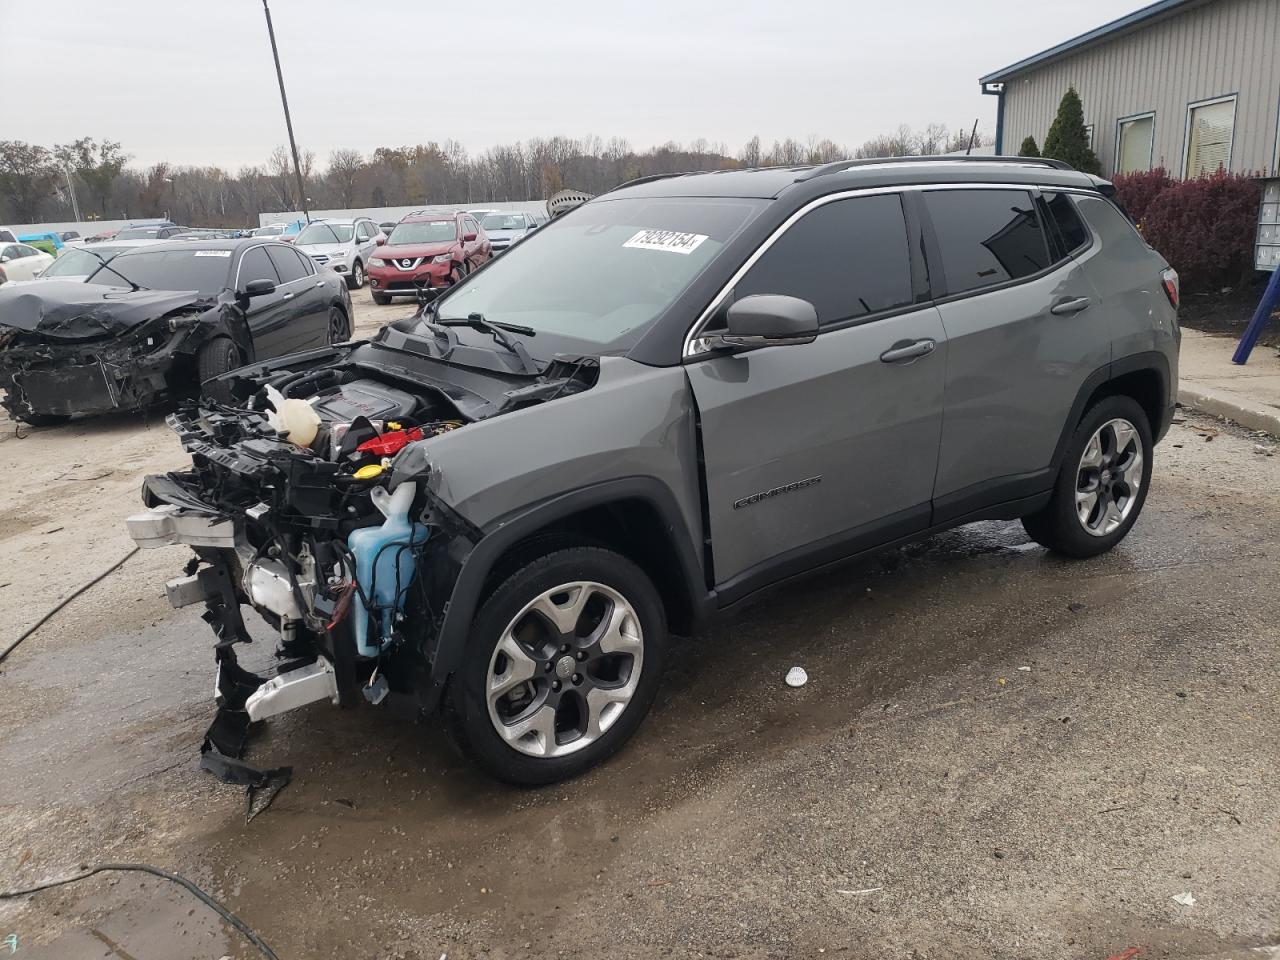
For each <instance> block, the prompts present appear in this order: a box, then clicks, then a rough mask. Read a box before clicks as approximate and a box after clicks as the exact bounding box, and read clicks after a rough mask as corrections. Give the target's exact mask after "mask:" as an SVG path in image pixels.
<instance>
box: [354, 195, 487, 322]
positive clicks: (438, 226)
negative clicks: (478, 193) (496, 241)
mask: <svg viewBox="0 0 1280 960" xmlns="http://www.w3.org/2000/svg"><path fill="white" fill-rule="evenodd" d="M490 256H491V249H490V245H489V238H488V237H487V236H485V232H484V231H483V230H482V229H480V224H479V223H478V222H476V218H475V217H473V216H471V214H469V213H425V212H421V213H411V214H409V215H408V216H407V217H405V218H404V219H403V220H401V221H400V222H399V223H397V224H396V227H395V229H394V230H392V231H391V236H390V237H389V238H388V239H387V242H386V243H385V244H383V245H382V246H381V247H379V248H378V252H377V253H376V254H375V255H374V256H373V257H371V258H370V259H369V286H370V287H371V288H372V291H373V301H374V303H381V304H388V303H390V302H391V298H392V297H395V296H409V297H412V296H416V295H417V293H418V288H420V287H424V288H430V289H434V290H443V289H444V288H446V287H451V286H453V285H454V284H455V283H457V282H458V281H459V280H461V279H462V278H463V277H465V276H466V275H467V274H468V273H470V272H471V271H472V270H475V269H476V268H477V267H481V266H483V265H484V264H485V263H486V262H488V260H489V257H490Z"/></svg>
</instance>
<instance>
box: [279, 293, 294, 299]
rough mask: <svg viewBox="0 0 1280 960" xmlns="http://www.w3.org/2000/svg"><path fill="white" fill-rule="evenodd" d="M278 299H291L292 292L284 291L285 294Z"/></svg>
mask: <svg viewBox="0 0 1280 960" xmlns="http://www.w3.org/2000/svg"><path fill="white" fill-rule="evenodd" d="M280 299H281V300H292V299H293V294H292V293H286V294H285V295H284V296H283V297H281V298H280Z"/></svg>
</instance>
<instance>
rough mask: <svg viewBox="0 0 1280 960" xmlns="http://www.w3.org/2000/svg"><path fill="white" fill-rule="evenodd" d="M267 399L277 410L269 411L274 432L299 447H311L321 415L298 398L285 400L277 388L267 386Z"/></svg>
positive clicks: (269, 419)
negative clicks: (279, 433)
mask: <svg viewBox="0 0 1280 960" xmlns="http://www.w3.org/2000/svg"><path fill="white" fill-rule="evenodd" d="M267 399H268V400H270V401H271V405H272V406H273V407H275V410H268V411H267V422H268V423H269V424H271V428H272V429H273V430H279V431H280V432H281V433H283V434H284V435H285V436H286V437H287V438H288V439H289V442H290V443H293V444H297V445H298V446H299V447H307V446H310V445H311V441H312V440H314V439H315V438H316V432H317V431H318V430H319V428H320V414H318V413H316V411H315V408H314V407H313V406H311V404H309V403H307V401H305V400H299V399H297V398H296V397H291V398H289V399H288V400H286V399H285V397H284V394H282V393H281V392H280V391H279V390H277V389H276V388H275V387H273V386H271V385H270V384H268V385H267Z"/></svg>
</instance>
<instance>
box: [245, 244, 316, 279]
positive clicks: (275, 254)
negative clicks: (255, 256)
mask: <svg viewBox="0 0 1280 960" xmlns="http://www.w3.org/2000/svg"><path fill="white" fill-rule="evenodd" d="M259 249H263V250H266V251H267V256H268V257H270V258H271V263H272V265H273V266H274V267H275V268H276V273H278V274H279V275H280V282H281V283H292V282H293V281H294V280H301V279H302V278H303V277H305V276H307V273H305V272H304V271H303V265H302V264H303V260H302V257H301V255H300V254H299V253H298V251H296V250H294V249H293V248H291V247H286V246H284V245H282V244H272V245H271V246H269V247H260V248H259ZM241 276H244V274H243V273H241Z"/></svg>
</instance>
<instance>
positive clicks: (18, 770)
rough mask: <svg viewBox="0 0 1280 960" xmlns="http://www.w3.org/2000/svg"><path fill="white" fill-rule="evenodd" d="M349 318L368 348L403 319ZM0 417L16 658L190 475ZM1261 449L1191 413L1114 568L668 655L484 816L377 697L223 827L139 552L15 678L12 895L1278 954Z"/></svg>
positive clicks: (799, 622)
mask: <svg viewBox="0 0 1280 960" xmlns="http://www.w3.org/2000/svg"><path fill="white" fill-rule="evenodd" d="M356 300H357V305H358V317H357V327H356V329H357V333H358V334H359V333H365V332H371V331H372V330H373V329H375V328H376V327H377V326H378V325H379V324H381V323H384V322H386V320H387V319H394V318H395V317H398V316H402V315H404V314H405V313H407V312H409V311H410V310H411V307H410V305H408V304H398V305H395V306H392V307H385V308H383V307H375V306H374V305H373V304H372V303H371V301H369V299H368V295H367V293H366V292H360V293H358V294H356ZM0 426H2V427H3V429H0V453H2V455H3V461H4V463H5V465H6V466H7V467H8V468H9V476H10V480H9V481H8V482H7V483H6V484H5V486H4V489H3V490H2V491H0V584H3V586H0V623H2V624H3V632H2V633H0V647H3V646H5V645H7V643H8V642H9V640H11V639H12V637H14V636H16V635H17V634H18V633H19V632H20V631H21V630H22V629H23V628H24V627H25V626H26V625H27V624H29V623H31V622H34V621H35V620H36V619H37V618H38V617H39V616H40V615H41V614H42V613H43V612H44V611H45V610H47V609H48V608H49V607H50V606H52V604H53V603H55V602H56V601H57V600H58V599H59V598H60V597H61V596H63V595H65V594H66V593H68V592H69V591H70V590H71V589H73V588H74V586H76V585H78V584H80V583H83V582H84V581H86V580H88V579H90V578H91V577H92V576H93V575H95V574H96V573H98V572H100V571H101V570H103V569H105V568H106V567H107V566H109V565H110V564H111V563H112V562H114V561H116V560H118V559H119V558H120V557H122V556H124V555H125V553H126V552H127V551H128V549H129V547H130V545H131V544H130V541H129V540H128V538H127V537H126V536H125V534H124V533H123V529H122V526H121V523H120V520H121V518H122V517H123V516H125V515H126V514H127V513H129V512H131V511H133V510H135V509H137V504H138V501H137V488H138V482H139V479H140V476H141V475H142V474H143V473H146V472H151V471H155V470H161V469H166V468H171V467H174V466H177V465H180V464H181V463H182V462H183V456H182V454H181V451H180V450H179V449H178V447H177V445H176V443H175V442H174V441H173V440H172V438H171V437H170V436H169V433H168V431H167V429H166V428H165V427H164V425H163V422H162V418H161V417H160V416H158V415H153V416H152V417H150V418H144V417H141V416H132V417H112V418H105V419H101V420H92V421H86V422H83V423H81V422H76V423H73V424H70V425H68V426H65V427H60V428H53V429H45V430H35V429H31V430H28V429H25V428H24V430H23V431H22V432H21V434H18V433H16V432H15V429H14V425H12V424H9V423H4V424H0ZM20 436H21V437H25V438H20ZM1275 451H1276V447H1275V444H1274V442H1273V441H1271V440H1268V439H1265V438H1258V437H1253V436H1250V435H1248V434H1245V433H1243V432H1242V431H1238V430H1235V429H1234V428H1230V427H1227V426H1224V425H1223V424H1221V423H1217V422H1211V421H1209V420H1204V419H1200V418H1196V417H1192V416H1187V417H1186V418H1185V420H1184V421H1183V422H1180V423H1178V424H1176V425H1175V426H1174V428H1173V430H1172V432H1171V434H1170V437H1169V438H1168V439H1167V440H1166V441H1165V443H1164V444H1163V445H1161V447H1160V448H1159V449H1158V451H1157V463H1156V470H1155V480H1154V484H1153V488H1152V492H1151V495H1150V499H1149V500H1148V503H1147V507H1146V512H1145V514H1144V516H1143V518H1142V519H1141V520H1140V521H1139V523H1138V525H1137V527H1136V528H1135V529H1134V531H1133V533H1132V534H1131V536H1130V537H1129V538H1128V540H1127V541H1126V542H1125V543H1124V544H1122V545H1121V546H1120V547H1119V548H1117V549H1116V550H1115V551H1114V552H1112V553H1111V554H1109V555H1107V556H1105V557H1102V558H1099V559H1097V560H1093V561H1088V562H1083V563H1072V562H1065V561H1062V560H1059V559H1056V558H1053V557H1050V556H1048V555H1046V554H1045V553H1044V551H1042V550H1040V549H1039V548H1037V547H1035V546H1034V545H1032V544H1030V543H1028V542H1027V538H1026V537H1025V535H1024V534H1023V532H1022V528H1021V526H1020V525H1018V524H1016V523H984V524H978V525H974V526H971V527H967V528H964V529H961V530H958V531H954V532H951V533H948V534H945V535H943V536H939V537H935V538H933V539H932V540H929V541H926V542H924V543H921V544H917V545H915V546H911V547H908V548H904V549H900V550H896V551H893V552H891V553H888V554H886V555H883V556H881V557H879V558H878V559H876V560H873V561H869V562H865V563H861V564H857V565H853V566H849V567H846V568H844V569H842V570H839V571H837V572H834V573H831V574H828V575H825V576H822V577H820V578H816V579H812V580H809V581H806V582H804V583H803V584H801V585H799V586H794V587H791V588H789V589H787V590H785V591H783V592H780V593H777V594H775V595H773V596H771V597H769V598H768V599H767V600H765V601H763V602H760V603H758V604H756V605H755V606H754V607H752V608H751V609H750V610H748V611H746V612H744V613H743V614H742V615H741V616H739V617H738V618H737V619H736V620H735V621H734V622H733V623H731V624H728V625H726V626H725V627H724V628H723V629H721V630H719V631H718V632H716V633H715V634H714V635H712V636H708V637H705V638H701V639H698V640H696V641H691V642H689V643H687V644H684V645H682V646H681V647H680V648H679V649H678V651H677V653H676V655H675V656H674V657H673V658H672V662H671V665H670V667H669V672H668V675H667V677H666V681H665V685H664V689H663V692H662V693H661V694H660V696H659V700H658V703H657V705H656V707H655V709H654V712H653V714H652V715H651V716H650V718H649V720H648V721H647V723H646V724H645V725H644V727H643V728H642V730H641V732H640V733H639V734H638V735H637V737H636V738H635V739H634V740H633V741H632V743H631V744H630V745H629V746H628V747H627V748H626V749H625V750H624V751H623V752H622V754H620V755H619V756H618V757H616V758H615V759H614V760H613V761H611V762H610V763H608V764H607V765H606V766H605V767H603V768H602V769H600V770H598V771H596V772H594V773H592V774H590V775H588V776H586V777H584V778H582V779H579V780H577V781H574V782H572V783H568V784H563V785H559V786H556V787H552V788H547V789H542V790H537V791H519V790H512V789H509V788H504V787H500V786H497V785H494V784H493V783H490V782H489V781H486V780H484V779H483V778H481V777H480V776H479V775H477V774H476V773H475V772H473V771H472V770H471V769H469V768H468V767H467V766H466V765H464V764H463V763H462V762H461V761H459V760H458V759H456V758H455V757H454V756H453V755H452V753H451V752H450V751H449V750H448V748H447V746H446V745H445V743H444V741H443V738H442V737H441V736H440V735H439V734H438V732H437V731H436V730H435V729H433V728H431V727H423V726H419V725H417V724H416V723H415V722H414V720H413V717H412V716H411V715H409V714H408V713H407V712H406V711H405V710H403V709H402V708H401V707H399V706H395V705H389V706H384V707H382V708H376V709H375V708H372V707H366V706H362V707H359V708H356V709H352V710H348V711H335V710H333V709H332V708H330V707H328V706H325V705H319V704H317V705H313V706H312V707H309V708H305V709H303V710H300V711H296V712H294V713H291V714H287V715H285V716H282V717H279V718H275V719H273V720H271V721H269V722H268V723H267V725H266V729H265V731H264V733H263V735H262V736H261V737H260V738H259V739H258V740H257V741H256V742H255V747H254V748H253V753H252V755H251V759H253V760H254V761H255V762H257V763H260V764H263V765H275V764H281V763H288V764H292V765H293V766H294V770H295V776H294V781H293V783H292V784H291V785H290V786H289V787H288V788H287V789H286V790H284V791H283V792H282V793H281V794H280V796H279V797H278V798H277V799H276V801H275V803H274V805H273V806H272V807H271V808H270V809H269V810H268V811H267V812H266V813H264V814H263V815H262V816H260V817H258V818H257V819H255V820H254V821H253V822H252V823H249V824H247V825H246V824H245V822H244V799H243V796H242V794H241V793H240V792H238V791H237V790H235V789H234V788H230V787H226V786H223V785H221V784H219V783H217V782H216V781H214V780H213V779H212V778H210V777H208V776H207V775H205V774H202V773H201V772H200V771H199V770H198V769H197V761H196V750H197V747H198V745H199V742H200V737H201V735H202V733H203V730H204V728H205V726H206V725H207V724H208V721H209V719H210V716H211V713H212V704H211V702H210V694H209V691H210V688H211V685H212V656H211V644H210V638H209V635H208V629H207V627H205V625H204V624H203V623H202V622H201V621H200V619H199V616H198V614H197V613H195V612H193V611H192V610H190V609H187V610H183V611H173V610H171V609H169V607H168V605H167V604H166V602H165V600H164V596H163V584H164V581H165V580H166V579H167V578H169V577H172V576H174V575H176V574H177V572H178V570H179V568H180V567H181V565H182V563H183V562H184V560H185V555H184V553H183V551H182V550H180V549H178V548H174V549H170V550H156V551H146V552H143V553H140V554H138V555H137V556H134V557H132V558H131V559H129V560H128V561H127V562H126V563H125V565H124V566H123V567H122V568H121V569H120V570H119V571H118V572H117V573H115V574H113V575H111V576H110V577H108V578H107V579H105V580H104V581H103V582H102V583H101V584H99V585H98V586H96V587H94V588H93V589H92V590H90V591H89V592H88V593H86V594H85V595H84V596H82V597H80V598H79V599H77V600H75V601H74V602H73V603H71V604H70V605H69V606H68V607H67V608H66V609H65V610H64V611H63V612H62V613H60V614H59V615H58V616H57V617H55V618H54V619H53V620H52V621H51V622H50V623H49V624H48V625H46V626H45V627H43V628H42V629H41V630H40V631H39V632H38V633H36V634H35V635H34V636H33V637H32V638H31V639H30V640H28V641H27V642H26V643H25V644H24V645H23V646H22V647H20V648H19V649H18V651H17V652H15V653H14V655H13V656H12V657H11V658H10V659H9V660H8V661H7V662H6V663H5V664H4V666H3V667H0V730H2V731H3V735H2V736H0V768H2V769H3V770H4V788H3V789H2V790H0V864H2V865H3V866H4V869H3V872H2V873H0V888H9V887H15V886H21V885H26V884H28V883H34V882H36V881H38V880H40V879H42V878H46V877H52V876H59V875H63V874H65V873H67V872H70V871H72V870H74V868H75V867H76V865H77V864H80V863H95V862H100V861H144V862H148V863H152V864H155V865H157V866H161V867H165V868H169V869H175V870H178V871H180V872H182V873H183V874H184V875H186V876H188V877H190V878H191V879H193V880H195V881H196V882H198V883H201V884H202V885H205V886H206V888H207V889H209V890H210V891H211V892H213V893H214V895H215V896H218V897H219V898H220V899H222V900H223V901H224V902H226V903H227V904H228V906H230V907H231V909H233V910H234V911H236V912H237V913H238V914H239V915H240V916H241V917H242V918H244V919H245V920H246V921H247V922H248V923H249V924H250V925H251V926H252V927H253V928H254V929H255V930H257V931H258V932H259V933H260V934H261V935H262V936H263V937H264V939H266V941H267V942H268V943H269V944H271V946H272V947H273V948H274V949H275V950H276V952H277V953H278V954H279V956H280V957H281V958H299V957H329V956H351V957H379V958H401V960H438V958H439V957H440V956H441V954H442V953H447V955H448V957H449V958H451V960H454V958H464V957H490V958H514V957H547V956H565V957H598V956H610V957H613V958H633V957H634V958H641V957H645V958H647V957H654V956H671V957H698V956H702V957H740V958H765V957H768V958H773V957H779V958H781V957H796V956H805V957H809V956H817V955H819V954H820V953H821V954H824V955H832V956H839V957H847V958H884V957H928V958H950V957H956V958H960V957H966V958H967V957H974V956H982V957H993V958H1006V957H1007V958H1021V957H1037V958H1041V957H1072V958H1074V957H1079V958H1097V960H1105V958H1108V957H1112V956H1113V955H1115V954H1120V953H1122V951H1124V950H1126V949H1127V948H1130V947H1141V949H1142V952H1141V953H1140V954H1138V955H1137V957H1138V960H1148V958H1157V957H1201V956H1209V957H1228V956H1230V957H1252V958H1255V960H1256V958H1258V957H1260V956H1263V954H1262V953H1258V952H1254V951H1252V950H1251V949H1250V948H1253V947H1257V946H1261V945H1266V944H1272V943H1276V942H1280V794H1278V793H1277V790H1276V782H1277V771H1278V770H1280V737H1277V735H1276V730H1277V726H1278V722H1280V683H1278V681H1277V677H1278V676H1280V595H1277V592H1276V590H1275V585H1276V583H1277V582H1280V497H1277V495H1276V490H1277V488H1278V487H1280V455H1275V456H1273V455H1271V454H1273V453H1275ZM253 653H254V655H255V656H256V657H257V658H265V657H266V656H267V655H269V653H270V649H269V643H263V644H260V645H258V646H257V647H256V649H255V650H254V651H253ZM247 659H250V658H247ZM252 663H253V660H252V659H250V664H251V665H252ZM793 664H801V665H803V666H804V667H805V668H806V669H807V670H808V672H809V676H810V678H811V679H810V682H809V684H808V685H807V686H805V687H804V688H802V689H799V690H792V689H789V688H787V687H786V686H785V685H784V684H783V682H782V678H783V675H784V674H785V673H786V670H787V668H788V667H790V666H792V665H793ZM1182 893H1190V894H1192V895H1193V896H1194V897H1195V900H1196V902H1195V905H1194V906H1184V905H1182V904H1179V903H1177V902H1175V901H1174V900H1173V899H1172V898H1173V897H1174V896H1175V895H1178V894H1182ZM10 933H12V934H14V935H16V936H17V938H18V949H17V953H16V956H18V957H48V958H59V960H80V958H89V957H103V956H112V957H120V958H126V960H128V958H133V960H152V958H155V960H161V958H163V960H186V958H191V960H196V958H200V960H204V958H212V960H219V958H222V957H232V958H236V960H239V958H248V957H253V956H256V955H257V954H256V953H253V952H252V951H251V948H247V947H246V945H245V944H244V942H243V941H242V940H240V939H239V938H238V935H237V934H235V932H234V931H233V930H231V929H230V928H229V927H227V926H225V925H223V924H222V923H221V922H219V921H218V920H217V918H216V917H214V916H213V915H212V914H210V913H209V911H207V910H206V909H205V908H204V907H202V906H201V905H200V904H199V903H198V902H196V901H195V900H194V899H192V898H191V897H189V896H188V895H187V894H186V893H184V892H183V891H181V890H178V889H176V888H173V889H171V888H169V887H168V886H167V885H164V884H162V883H160V882H159V881H156V880H153V879H151V878H145V879H139V878H138V877H137V876H136V875H114V876H110V875H109V876H100V877H97V878H94V879H92V880H89V881H86V882H84V883H81V884H78V885H75V886H72V887H66V888H62V889H60V890H57V891H52V892H48V893H43V894H40V895H37V896H35V897H33V898H29V899H26V900H23V901H0V943H3V941H4V938H5V937H6V936H8V935H9V934H10ZM3 953H4V951H3V950H2V949H0V955H3Z"/></svg>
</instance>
